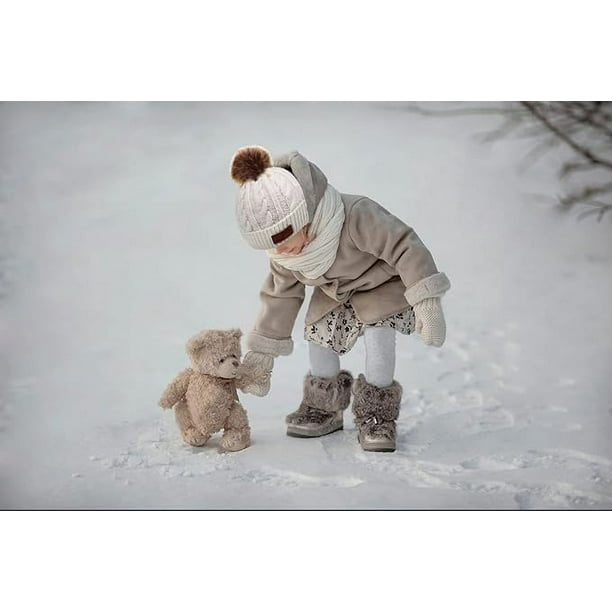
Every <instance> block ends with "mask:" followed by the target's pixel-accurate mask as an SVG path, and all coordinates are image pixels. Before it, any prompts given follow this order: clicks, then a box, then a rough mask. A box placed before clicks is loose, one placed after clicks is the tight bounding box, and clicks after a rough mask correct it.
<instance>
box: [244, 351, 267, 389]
mask: <svg viewBox="0 0 612 612" xmlns="http://www.w3.org/2000/svg"><path fill="white" fill-rule="evenodd" d="M273 365H274V357H272V355H267V354H266V353H258V352H256V351H249V352H248V353H247V354H246V355H245V356H244V360H243V361H242V365H241V366H240V368H239V374H238V381H237V382H238V384H239V388H240V389H242V391H244V392H245V393H251V394H253V395H257V396H259V397H263V396H264V395H267V394H268V393H269V391H270V377H271V375H272V367H273ZM241 382H242V384H240V383H241Z"/></svg>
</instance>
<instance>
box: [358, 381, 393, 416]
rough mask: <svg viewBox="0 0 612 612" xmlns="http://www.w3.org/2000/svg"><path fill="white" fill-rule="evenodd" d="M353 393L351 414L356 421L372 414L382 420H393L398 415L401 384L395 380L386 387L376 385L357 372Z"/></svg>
mask: <svg viewBox="0 0 612 612" xmlns="http://www.w3.org/2000/svg"><path fill="white" fill-rule="evenodd" d="M353 395H354V396H355V399H354V400H353V414H354V415H355V421H356V422H357V423H359V422H360V421H364V420H366V419H368V418H369V417H372V416H375V417H378V418H379V419H381V420H384V421H394V420H395V419H397V417H398V416H399V409H400V403H401V399H402V386H401V385H400V384H399V383H398V382H397V380H394V381H393V382H392V383H391V385H389V386H388V387H377V386H376V385H371V384H370V383H368V382H367V381H366V379H365V376H364V375H363V374H359V376H358V378H357V380H356V381H355V383H354V385H353Z"/></svg>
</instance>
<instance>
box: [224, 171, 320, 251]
mask: <svg viewBox="0 0 612 612" xmlns="http://www.w3.org/2000/svg"><path fill="white" fill-rule="evenodd" d="M236 219H237V221H238V227H239V229H240V232H241V234H242V236H243V238H244V239H245V240H246V241H247V242H248V243H249V244H250V246H252V247H253V248H256V249H272V248H275V247H277V246H278V245H279V244H282V242H284V241H285V240H288V239H289V238H291V236H293V235H294V234H295V233H296V232H299V231H300V230H301V229H302V228H303V227H304V225H306V224H307V223H308V221H309V217H308V208H307V205H306V199H305V198H304V192H303V191H302V188H301V187H300V184H299V183H298V181H297V179H296V178H295V177H294V176H293V175H292V174H291V172H289V171H288V170H285V169H284V168H278V167H270V168H267V169H266V170H265V171H264V172H262V174H261V175H260V176H259V177H258V178H257V179H256V180H251V181H247V182H245V183H244V184H243V185H242V186H241V187H240V189H239V191H238V196H237V198H236ZM289 225H291V227H292V230H293V231H292V232H291V233H290V234H289V235H288V236H287V237H286V238H285V239H284V240H283V241H281V242H278V243H275V242H274V241H273V240H272V236H274V235H275V234H277V233H279V232H281V231H283V230H284V229H286V228H287V227H288V226H289Z"/></svg>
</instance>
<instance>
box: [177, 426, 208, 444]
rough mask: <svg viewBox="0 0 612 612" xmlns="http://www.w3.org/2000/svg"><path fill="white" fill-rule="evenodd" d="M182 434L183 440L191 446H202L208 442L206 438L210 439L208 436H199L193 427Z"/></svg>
mask: <svg viewBox="0 0 612 612" xmlns="http://www.w3.org/2000/svg"><path fill="white" fill-rule="evenodd" d="M182 434H183V440H185V442H187V444H191V446H204V445H205V444H206V442H208V438H210V436H205V435H203V434H201V433H200V432H199V431H198V430H197V429H195V428H193V427H189V428H187V429H185V430H184V431H183V432H182Z"/></svg>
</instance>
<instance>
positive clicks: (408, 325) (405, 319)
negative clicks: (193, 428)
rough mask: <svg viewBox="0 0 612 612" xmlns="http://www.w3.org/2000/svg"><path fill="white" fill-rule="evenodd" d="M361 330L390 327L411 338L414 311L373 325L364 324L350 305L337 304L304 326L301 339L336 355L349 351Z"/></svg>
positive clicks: (348, 303)
mask: <svg viewBox="0 0 612 612" xmlns="http://www.w3.org/2000/svg"><path fill="white" fill-rule="evenodd" d="M364 327H392V328H394V329H395V330H397V331H398V332H399V333H401V334H406V335H410V334H411V333H412V332H413V331H414V311H413V310H412V307H411V306H409V307H408V308H406V310H404V311H403V312H400V313H398V314H394V315H389V316H388V317H386V318H384V319H381V320H380V321H376V323H368V324H366V323H363V322H362V321H361V320H360V319H359V318H358V317H357V314H356V312H355V309H354V308H353V306H352V304H351V303H350V302H345V303H344V304H340V306H337V307H336V308H334V310H332V311H331V312H329V313H328V314H326V315H325V316H324V317H322V318H321V319H319V320H318V321H315V323H313V324H312V325H307V326H306V327H304V339H305V340H307V341H308V342H316V343H317V344H320V345H321V346H324V347H326V348H330V349H332V350H333V351H334V352H336V353H338V354H339V355H343V354H344V353H347V352H348V351H350V350H351V349H352V348H353V346H355V343H356V342H357V339H358V338H359V336H362V335H363V329H364Z"/></svg>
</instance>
